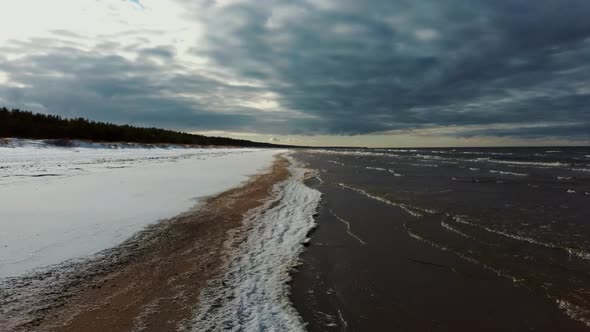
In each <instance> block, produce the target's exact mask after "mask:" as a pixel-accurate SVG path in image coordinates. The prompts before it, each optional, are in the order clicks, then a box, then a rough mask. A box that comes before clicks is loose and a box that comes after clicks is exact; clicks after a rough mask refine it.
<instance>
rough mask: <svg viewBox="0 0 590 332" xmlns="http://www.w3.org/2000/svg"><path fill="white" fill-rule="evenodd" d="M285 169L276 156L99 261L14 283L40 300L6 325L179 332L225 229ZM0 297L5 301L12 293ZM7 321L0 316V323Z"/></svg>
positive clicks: (209, 275) (215, 266)
mask: <svg viewBox="0 0 590 332" xmlns="http://www.w3.org/2000/svg"><path fill="white" fill-rule="evenodd" d="M287 167H288V161H287V160H286V159H284V158H282V157H279V158H278V159H277V161H276V162H275V163H274V164H273V166H272V169H271V170H270V171H269V172H267V173H265V174H261V175H257V176H254V177H253V178H252V179H251V180H250V181H249V182H247V183H246V184H245V185H243V186H241V187H239V188H236V189H232V190H229V191H227V192H224V193H222V194H220V195H217V196H215V197H212V198H210V199H207V200H206V201H205V202H204V203H203V205H200V207H199V208H198V209H195V211H191V212H187V213H185V214H183V215H181V216H178V217H176V218H174V219H171V220H168V221H165V222H162V223H159V224H157V225H155V226H153V227H151V228H149V229H147V230H146V231H144V232H142V233H141V234H138V235H137V236H136V237H134V238H133V239H130V240H128V241H127V242H126V243H124V244H123V245H121V246H120V247H119V248H115V249H112V250H110V252H109V253H108V254H105V255H104V257H102V258H101V259H98V260H97V261H94V262H90V263H80V264H79V265H77V266H73V267H71V268H70V269H69V270H72V271H74V272H71V273H69V274H68V273H67V272H65V273H61V274H62V276H61V277H60V278H61V279H63V280H61V281H60V282H57V283H54V284H51V285H48V287H45V288H41V289H39V287H37V288H36V287H35V286H34V285H35V284H38V283H41V282H40V281H39V280H41V281H42V280H43V278H45V279H49V278H52V277H51V276H52V275H54V274H57V275H58V276H59V275H60V273H58V272H56V271H54V272H51V271H50V272H48V274H46V275H44V276H42V275H38V276H36V277H33V278H32V279H30V280H21V281H18V282H15V283H14V286H15V287H14V289H13V294H12V295H14V294H16V293H20V294H17V295H21V296H28V297H31V296H33V297H39V298H38V299H27V300H26V301H23V305H22V306H21V307H20V308H19V307H18V306H16V307H14V310H13V311H12V312H10V315H12V316H15V315H18V314H26V316H27V317H28V319H23V320H22V321H21V322H20V323H19V324H17V326H12V328H13V329H14V330H35V331H132V330H134V331H138V330H141V331H173V330H177V329H178V328H179V327H181V326H182V324H183V323H185V322H186V321H187V320H188V319H190V318H191V315H192V314H193V313H194V309H195V308H196V306H197V305H198V297H199V291H200V290H201V288H202V287H203V286H204V285H205V284H206V283H207V282H208V281H210V280H212V279H214V278H215V277H216V276H217V275H218V274H219V273H220V272H221V271H220V270H221V268H222V263H223V262H222V260H221V259H220V258H221V257H223V252H222V251H223V249H224V246H223V244H224V242H225V241H226V239H227V236H228V231H229V230H231V229H233V228H236V227H238V226H239V225H240V224H241V221H242V218H243V215H244V214H245V213H246V212H247V211H249V210H251V209H254V208H256V207H259V206H261V205H262V204H263V202H264V201H265V199H266V198H267V197H268V196H269V195H270V194H271V190H272V188H273V185H274V184H275V183H277V182H279V181H282V180H284V179H286V178H287V177H288V176H289V171H288V168H287ZM74 265H75V264H74ZM35 278H36V279H35ZM36 293H37V294H36ZM39 293H40V294H39ZM23 294H24V295H23ZM4 296H5V300H6V303H10V301H11V298H10V296H11V294H5V295H4ZM14 296H16V295H14ZM16 297H18V296H16ZM27 301H28V302H27ZM27 303H30V304H31V306H28V305H27ZM19 310H20V311H21V312H19ZM12 318H14V317H12ZM8 321H9V320H6V321H4V323H3V322H2V320H0V325H2V324H4V325H6V324H8ZM14 321H15V320H12V322H13V323H14Z"/></svg>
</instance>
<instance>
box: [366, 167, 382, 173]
mask: <svg viewBox="0 0 590 332" xmlns="http://www.w3.org/2000/svg"><path fill="white" fill-rule="evenodd" d="M365 168H366V169H370V170H374V171H384V172H386V171H387V169H386V168H381V167H369V166H367V167H365Z"/></svg>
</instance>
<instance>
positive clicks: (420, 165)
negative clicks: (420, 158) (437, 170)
mask: <svg viewBox="0 0 590 332" xmlns="http://www.w3.org/2000/svg"><path fill="white" fill-rule="evenodd" d="M408 165H410V166H417V167H438V165H436V164H408Z"/></svg>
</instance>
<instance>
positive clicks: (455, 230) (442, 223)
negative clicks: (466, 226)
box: [440, 221, 471, 239]
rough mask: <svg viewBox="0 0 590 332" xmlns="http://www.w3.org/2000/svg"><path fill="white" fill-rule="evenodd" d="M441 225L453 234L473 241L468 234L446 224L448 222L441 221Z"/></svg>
mask: <svg viewBox="0 0 590 332" xmlns="http://www.w3.org/2000/svg"><path fill="white" fill-rule="evenodd" d="M440 225H441V226H442V227H443V228H444V229H446V230H449V231H451V232H453V233H456V234H459V235H461V236H462V237H464V238H467V239H471V236H469V235H467V234H465V233H463V232H461V231H460V230H458V229H456V228H455V227H453V226H451V225H449V224H448V223H446V222H444V221H441V222H440Z"/></svg>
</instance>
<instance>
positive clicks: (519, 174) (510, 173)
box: [490, 169, 528, 176]
mask: <svg viewBox="0 0 590 332" xmlns="http://www.w3.org/2000/svg"><path fill="white" fill-rule="evenodd" d="M490 173H495V174H502V175H514V176H528V174H525V173H516V172H507V171H497V170H494V169H492V170H490Z"/></svg>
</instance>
